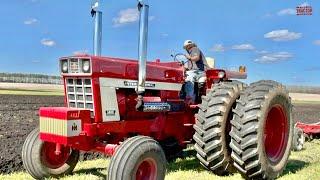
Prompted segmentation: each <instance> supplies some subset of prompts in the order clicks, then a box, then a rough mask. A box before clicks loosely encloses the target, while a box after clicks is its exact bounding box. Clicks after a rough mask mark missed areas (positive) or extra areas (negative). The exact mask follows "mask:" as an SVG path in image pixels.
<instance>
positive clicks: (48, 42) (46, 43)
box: [40, 39, 56, 47]
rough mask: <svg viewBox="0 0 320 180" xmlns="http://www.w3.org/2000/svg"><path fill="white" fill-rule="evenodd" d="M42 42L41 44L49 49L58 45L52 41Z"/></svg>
mask: <svg viewBox="0 0 320 180" xmlns="http://www.w3.org/2000/svg"><path fill="white" fill-rule="evenodd" d="M40 42H41V44H42V45H44V46H49V47H52V46H55V45H56V42H55V41H53V40H51V39H42V40H41V41H40Z"/></svg>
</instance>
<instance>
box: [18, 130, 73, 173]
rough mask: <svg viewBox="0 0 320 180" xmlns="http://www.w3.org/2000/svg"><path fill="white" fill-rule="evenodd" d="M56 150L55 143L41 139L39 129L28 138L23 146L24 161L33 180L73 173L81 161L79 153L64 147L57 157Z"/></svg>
mask: <svg viewBox="0 0 320 180" xmlns="http://www.w3.org/2000/svg"><path fill="white" fill-rule="evenodd" d="M55 148H56V144H55V143H50V142H43V141H41V140H40V139H39V129H38V128H37V129H35V130H33V131H32V132H31V133H30V134H29V135H28V136H27V139H26V140H25V142H24V144H23V146H22V161H23V166H24V168H25V169H26V170H27V171H28V172H29V174H30V175H31V176H32V177H33V178H35V179H43V178H45V177H54V178H58V177H60V176H63V175H67V174H70V173H71V172H72V171H73V169H74V168H75V166H76V165H77V163H78V160H79V151H77V150H72V149H71V148H69V147H65V146H62V147H61V153H60V154H59V155H57V154H55Z"/></svg>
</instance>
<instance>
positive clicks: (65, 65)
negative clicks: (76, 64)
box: [61, 60, 68, 73]
mask: <svg viewBox="0 0 320 180" xmlns="http://www.w3.org/2000/svg"><path fill="white" fill-rule="evenodd" d="M61 71H62V72H63V73H68V61H67V60H63V61H61Z"/></svg>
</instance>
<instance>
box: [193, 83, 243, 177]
mask: <svg viewBox="0 0 320 180" xmlns="http://www.w3.org/2000/svg"><path fill="white" fill-rule="evenodd" d="M244 87H245V85H244V84H243V83H241V82H239V81H232V82H221V83H219V84H216V85H214V87H213V88H212V89H211V90H210V92H208V93H207V95H206V96H204V97H202V104H201V105H200V108H199V112H198V114H197V115H196V124H195V125H194V129H195V134H194V136H193V139H194V140H195V142H196V143H195V146H194V147H195V150H196V151H197V158H198V159H199V161H200V163H201V164H202V165H203V166H204V167H205V168H206V169H208V170H210V171H212V172H213V173H215V174H217V175H227V174H229V173H230V172H233V167H232V163H231V157H230V155H231V149H230V148H229V143H230V140H231V137H230V136H229V131H230V129H231V124H230V121H231V119H232V116H233V113H232V108H233V107H235V104H236V100H237V99H238V98H239V96H240V92H241V91H242V90H243V89H244Z"/></svg>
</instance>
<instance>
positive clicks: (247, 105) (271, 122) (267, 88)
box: [230, 81, 293, 179]
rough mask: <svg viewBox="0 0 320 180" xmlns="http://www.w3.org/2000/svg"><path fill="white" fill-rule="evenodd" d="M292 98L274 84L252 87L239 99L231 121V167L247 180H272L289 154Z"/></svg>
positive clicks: (284, 163) (280, 171)
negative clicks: (232, 165) (232, 161)
mask: <svg viewBox="0 0 320 180" xmlns="http://www.w3.org/2000/svg"><path fill="white" fill-rule="evenodd" d="M291 109H292V105H291V99H290V97H289V95H288V92H287V90H286V89H285V87H284V86H283V85H281V84H279V83H277V82H275V81H259V82H256V83H253V84H251V85H250V86H249V87H248V88H247V89H246V90H245V91H244V92H243V94H241V96H240V100H239V101H238V102H237V106H236V108H235V109H234V116H233V119H232V121H231V124H232V129H231V132H230V135H231V137H232V140H231V143H230V147H231V148H232V154H231V157H232V159H233V160H234V166H235V167H236V168H237V169H238V170H239V171H240V173H241V174H242V176H243V177H244V178H246V179H275V178H276V177H278V176H279V175H280V174H281V173H282V171H283V169H284V168H285V166H286V164H287V162H288V158H289V155H290V152H291V146H292V136H293V122H292V117H291Z"/></svg>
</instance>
